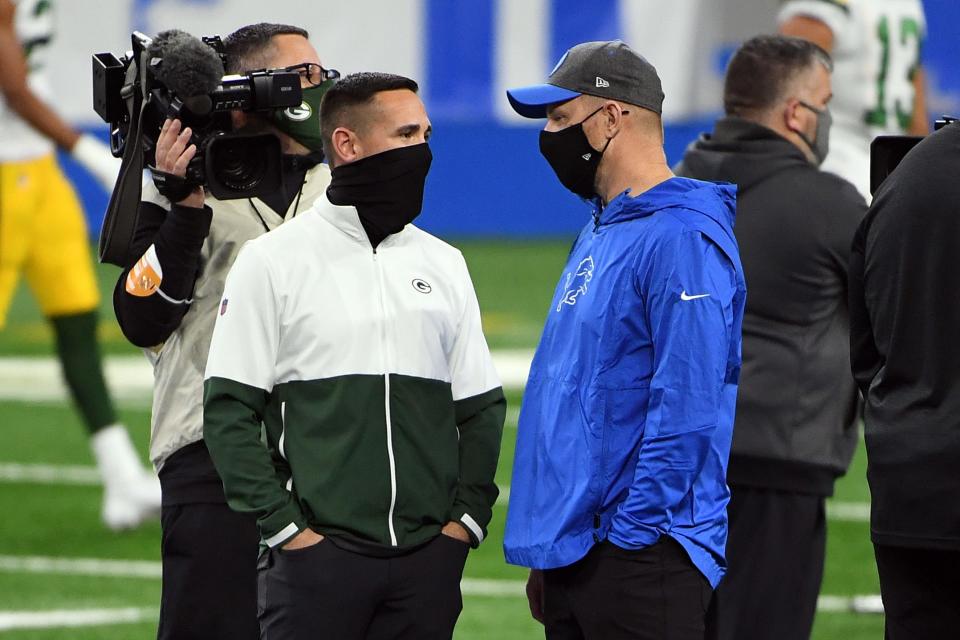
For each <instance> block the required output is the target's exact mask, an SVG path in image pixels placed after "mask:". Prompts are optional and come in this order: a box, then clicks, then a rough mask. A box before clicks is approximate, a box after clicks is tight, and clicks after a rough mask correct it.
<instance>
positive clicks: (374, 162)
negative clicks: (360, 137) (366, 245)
mask: <svg viewBox="0 0 960 640" xmlns="http://www.w3.org/2000/svg"><path fill="white" fill-rule="evenodd" d="M432 161H433V155H432V154H431V153H430V146H429V145H428V144H426V143H423V144H415V145H412V146H409V147H399V148H397V149H391V150H389V151H384V152H382V153H378V154H375V155H372V156H367V157H366V158H364V159H362V160H357V161H356V162H352V163H350V164H344V165H341V166H339V167H336V168H334V169H333V171H332V172H331V176H332V179H331V181H330V186H329V187H327V198H328V199H329V200H330V202H332V203H333V204H337V205H351V206H354V207H356V208H357V212H358V213H359V214H360V222H361V223H362V224H363V228H364V230H365V231H366V232H367V236H368V237H369V238H370V242H371V244H373V246H374V247H376V246H377V245H378V244H380V242H381V241H382V240H383V239H384V238H386V237H387V236H388V235H390V234H392V233H397V232H398V231H400V230H401V229H403V228H404V227H405V226H407V225H408V224H409V223H411V222H413V221H414V219H416V217H417V216H419V215H420V209H421V208H422V207H423V187H424V184H425V182H426V179H427V173H429V171H430V163H431V162H432Z"/></svg>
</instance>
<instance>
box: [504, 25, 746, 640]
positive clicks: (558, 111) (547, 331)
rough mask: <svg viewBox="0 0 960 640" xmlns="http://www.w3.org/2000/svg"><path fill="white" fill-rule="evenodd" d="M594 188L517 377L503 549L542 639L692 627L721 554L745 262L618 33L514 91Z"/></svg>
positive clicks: (581, 189)
mask: <svg viewBox="0 0 960 640" xmlns="http://www.w3.org/2000/svg"><path fill="white" fill-rule="evenodd" d="M507 95H508V97H509V99H510V103H511V105H512V106H513V108H514V109H515V110H516V111H517V112H518V113H520V115H522V116H526V117H529V118H544V117H545V118H547V124H546V127H545V128H544V130H543V131H542V132H541V133H540V150H541V152H542V153H543V155H544V157H545V158H546V160H547V162H548V163H549V164H550V166H551V167H552V168H553V169H554V171H555V172H556V174H557V177H558V178H559V180H560V182H561V183H563V185H564V186H566V187H567V188H568V189H570V190H571V191H573V192H574V193H576V194H577V195H579V196H580V197H582V198H584V199H585V200H588V201H591V202H592V204H593V206H594V213H593V219H592V220H591V221H589V222H588V224H587V225H586V226H585V227H584V229H583V231H582V232H581V233H580V236H579V238H578V239H577V241H576V243H575V244H574V246H573V249H572V250H571V252H570V256H569V259H568V262H567V266H566V268H565V270H564V273H563V275H562V276H561V278H560V282H559V284H558V286H557V289H556V292H555V293H554V298H553V303H552V306H551V308H550V310H549V316H548V318H547V322H546V326H545V327H544V330H543V336H542V337H541V339H540V345H539V347H538V348H537V353H536V356H535V357H534V361H533V366H532V368H531V371H530V378H529V380H528V382H527V389H526V394H525V395H524V400H523V408H522V410H521V414H520V426H519V434H518V439H517V449H516V459H515V461H514V467H513V469H514V470H513V481H512V490H511V496H510V510H509V513H508V515H507V528H506V535H505V540H504V550H505V554H506V558H507V561H508V562H510V563H513V564H518V565H523V566H527V567H530V568H531V569H532V571H531V572H530V579H529V582H528V585H527V595H528V598H529V600H530V609H531V612H532V613H533V616H534V617H535V618H537V619H538V620H540V621H541V622H542V623H543V624H544V625H545V627H546V636H547V638H549V639H561V638H562V639H567V638H570V639H573V638H583V639H592V638H596V639H602V640H616V639H618V638H651V639H654V638H656V639H657V640H664V639H668V638H669V639H673V640H679V639H684V640H685V639H687V638H703V633H704V614H705V612H706V609H707V605H708V604H709V601H710V597H711V594H712V590H713V588H714V587H716V585H717V583H718V582H719V581H720V579H721V577H722V576H723V574H724V570H725V562H724V545H725V542H726V536H727V516H726V505H727V501H728V499H729V493H728V490H727V485H726V481H725V476H726V466H727V458H728V456H729V452H730V441H731V437H732V433H733V416H734V406H735V401H736V393H737V379H738V376H739V371H740V332H741V321H742V318H743V307H744V300H745V295H746V291H745V286H744V280H743V270H742V268H741V265H740V258H739V255H738V250H737V243H736V239H735V238H734V235H733V229H732V226H733V217H734V211H735V200H736V191H735V188H734V187H733V186H729V185H715V184H711V183H706V182H699V181H696V180H689V179H685V178H676V177H674V176H673V174H672V173H671V172H670V169H669V168H668V166H667V163H666V157H665V155H664V152H663V128H662V124H661V120H660V113H661V105H662V103H663V91H662V89H661V85H660V78H659V77H658V76H657V72H656V70H655V69H654V68H653V67H652V66H651V65H650V64H649V63H648V62H647V61H646V60H645V59H644V58H643V57H641V56H639V55H638V54H636V53H634V52H633V51H632V50H631V49H630V48H629V47H628V46H627V45H625V44H624V43H622V42H620V41H614V42H588V43H584V44H580V45H578V46H576V47H574V48H572V49H570V50H569V51H568V52H567V53H566V54H564V57H563V58H562V59H561V60H560V62H559V63H558V64H557V67H556V68H555V69H554V71H553V73H551V75H550V77H549V78H548V80H547V84H544V85H538V86H534V87H525V88H522V89H514V90H511V91H508V92H507Z"/></svg>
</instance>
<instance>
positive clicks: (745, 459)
mask: <svg viewBox="0 0 960 640" xmlns="http://www.w3.org/2000/svg"><path fill="white" fill-rule="evenodd" d="M677 172H678V173H679V174H680V175H684V176H688V177H692V178H697V179H699V180H710V181H724V182H732V183H734V184H736V185H737V186H738V200H737V211H738V213H737V224H736V227H735V229H734V231H735V233H736V236H737V241H738V243H739V245H740V255H741V259H742V261H743V270H744V274H745V276H746V280H747V290H748V292H749V293H748V295H747V306H746V312H745V314H744V320H743V370H742V374H741V379H740V393H739V396H738V399H737V412H736V421H735V423H734V437H733V449H732V452H731V459H730V468H729V474H728V480H729V483H730V484H731V485H738V484H739V485H749V486H758V487H765V488H773V489H780V490H785V491H795V492H799V493H807V494H814V495H831V494H832V493H833V481H834V479H835V478H836V477H837V476H839V475H842V474H843V473H844V472H845V471H846V469H847V467H848V465H849V463H850V459H851V457H852V455H853V451H854V448H855V445H856V437H857V435H856V425H857V415H856V413H857V412H856V406H857V402H856V400H857V392H856V389H855V385H854V381H853V377H852V375H851V373H850V349H849V338H848V327H849V314H848V311H847V302H846V300H847V277H846V268H847V262H848V258H849V255H850V244H851V241H852V239H853V235H854V232H855V231H856V228H857V225H858V224H859V223H860V220H861V219H862V218H863V216H864V214H865V212H866V208H867V207H866V203H865V202H864V201H863V198H862V197H861V196H860V195H859V194H858V193H857V191H856V189H854V187H853V185H851V184H849V183H848V182H846V181H845V180H843V179H841V178H839V177H837V176H835V175H833V174H830V173H826V172H823V171H820V170H819V169H817V168H816V167H815V166H814V165H812V164H811V163H810V162H809V161H808V160H807V159H806V157H805V156H804V155H803V153H802V152H801V151H800V149H798V148H797V147H796V146H794V145H793V144H792V143H791V142H790V141H788V140H786V139H785V138H783V137H781V136H780V135H778V134H777V133H776V132H774V131H772V130H771V129H768V128H766V127H763V126H761V125H759V124H756V123H753V122H750V121H748V120H744V119H740V118H733V117H729V118H723V119H721V120H720V121H718V122H717V124H716V128H715V132H714V133H713V134H711V135H703V136H701V137H700V139H699V140H697V141H696V142H695V143H693V144H692V145H691V146H690V147H689V148H688V149H687V151H686V154H685V156H684V159H683V162H682V164H681V165H680V166H679V167H678V168H677Z"/></svg>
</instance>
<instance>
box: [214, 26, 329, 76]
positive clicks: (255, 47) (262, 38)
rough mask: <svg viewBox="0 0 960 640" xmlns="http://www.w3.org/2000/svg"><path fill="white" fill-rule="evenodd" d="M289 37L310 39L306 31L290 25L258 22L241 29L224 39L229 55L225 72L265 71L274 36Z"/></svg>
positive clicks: (224, 46)
mask: <svg viewBox="0 0 960 640" xmlns="http://www.w3.org/2000/svg"><path fill="white" fill-rule="evenodd" d="M287 35H290V36H303V37H304V38H309V37H310V34H309V33H307V30H306V29H301V28H300V27H294V26H291V25H289V24H273V23H270V22H258V23H257V24H248V25H247V26H245V27H240V28H239V29H237V30H236V31H234V32H233V33H231V34H230V35H228V36H227V37H226V38H224V39H223V48H224V51H225V53H226V55H227V61H226V64H225V65H224V69H225V71H226V72H227V73H249V72H250V71H253V70H255V69H265V68H266V67H267V66H268V65H269V59H270V56H271V55H272V54H273V50H272V48H273V46H274V44H273V38H274V36H287Z"/></svg>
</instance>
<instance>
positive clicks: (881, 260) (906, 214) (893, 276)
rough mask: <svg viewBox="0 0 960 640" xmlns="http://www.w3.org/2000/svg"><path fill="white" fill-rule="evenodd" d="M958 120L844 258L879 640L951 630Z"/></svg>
mask: <svg viewBox="0 0 960 640" xmlns="http://www.w3.org/2000/svg"><path fill="white" fill-rule="evenodd" d="M957 166H960V124H958V123H953V124H948V125H947V126H946V127H944V128H942V129H940V130H939V131H937V132H936V133H934V134H932V135H930V136H928V137H927V138H926V139H924V140H923V141H922V142H921V143H920V144H919V145H917V146H916V147H915V148H914V149H913V150H912V151H911V152H910V153H909V154H907V156H906V157H905V158H904V159H903V162H901V163H900V166H899V167H897V169H896V170H895V171H894V172H893V173H892V174H890V176H889V177H888V178H887V179H886V181H885V182H884V183H883V185H882V186H881V187H880V188H879V189H878V190H877V191H876V193H875V195H874V200H873V206H871V207H870V210H869V211H868V212H867V216H866V218H865V219H864V220H863V222H862V223H861V224H860V228H859V229H858V230H857V234H856V236H855V238H854V241H853V248H852V252H851V256H850V290H849V291H850V347H851V362H852V365H853V375H854V377H855V378H856V380H857V383H858V384H859V386H860V391H861V392H862V393H863V397H864V400H865V401H866V410H865V413H864V431H865V435H866V444H867V463H868V466H867V480H868V481H869V482H870V497H871V500H870V537H871V539H872V541H873V545H874V553H875V556H876V561H877V570H878V573H879V577H880V594H881V595H882V596H883V607H884V610H885V613H886V619H885V624H886V636H885V637H886V638H888V639H889V640H901V639H904V638H909V639H910V640H915V639H927V638H955V637H957V629H958V628H960V609H958V608H957V601H958V599H960V573H958V571H957V567H960V474H958V473H957V461H958V460H960V334H958V332H957V328H958V327H960V301H958V299H957V295H956V294H957V291H960V268H958V267H957V256H958V255H960V212H958V211H957V203H958V202H960V182H958V181H957V180H955V179H953V178H952V177H951V174H953V173H954V172H955V171H956V168H957Z"/></svg>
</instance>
